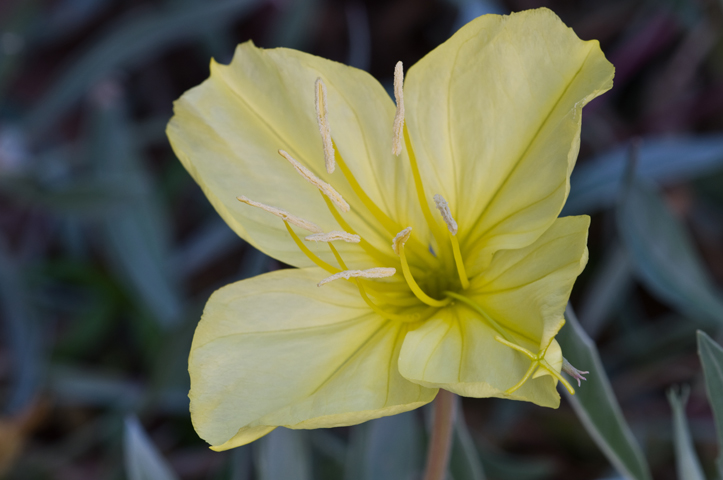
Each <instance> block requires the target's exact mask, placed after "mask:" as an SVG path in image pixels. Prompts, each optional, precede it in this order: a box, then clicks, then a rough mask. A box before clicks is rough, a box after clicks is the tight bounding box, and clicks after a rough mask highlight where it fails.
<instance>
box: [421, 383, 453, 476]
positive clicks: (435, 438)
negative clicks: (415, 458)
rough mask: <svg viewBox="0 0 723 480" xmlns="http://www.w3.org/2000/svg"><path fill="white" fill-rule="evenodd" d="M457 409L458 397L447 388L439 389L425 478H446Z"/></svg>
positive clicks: (435, 403)
mask: <svg viewBox="0 0 723 480" xmlns="http://www.w3.org/2000/svg"><path fill="white" fill-rule="evenodd" d="M456 409H457V397H456V395H455V394H454V393H452V392H448V391H447V390H442V389H440V390H439V393H438V394H437V398H435V399H434V419H433V424H432V436H431V438H430V440H429V448H428V450H427V466H426V468H425V471H424V480H444V478H445V474H446V473H447V464H448V463H449V452H450V450H451V447H452V431H453V427H454V417H455V413H456Z"/></svg>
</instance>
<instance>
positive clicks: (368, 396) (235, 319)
mask: <svg viewBox="0 0 723 480" xmlns="http://www.w3.org/2000/svg"><path fill="white" fill-rule="evenodd" d="M324 274H325V272H323V271H322V270H320V269H317V268H309V269H302V270H282V271H277V272H273V273H269V274H266V275H262V276H259V277H255V278H253V279H250V280H245V281H242V282H238V283H234V284H231V285H228V286H226V287H224V288H222V289H220V290H218V291H217V292H215V293H214V294H213V295H212V296H211V299H210V300H209V302H208V304H207V305H206V309H205V310H204V314H203V317H202V319H201V322H200V323H199V325H198V328H197V330H196V334H195V336H194V339H193V345H192V346H191V354H190V357H189V373H190V375H191V391H190V393H189V396H190V398H191V418H192V420H193V424H194V427H195V428H196V431H197V432H198V433H199V435H200V436H201V437H202V438H203V439H205V440H206V441H208V442H209V443H211V444H212V445H214V446H215V447H214V448H215V449H219V450H220V449H226V448H232V447H235V446H239V445H242V444H245V443H248V442H251V441H253V440H255V439H256V438H258V437H260V436H262V435H265V434H266V433H268V432H270V431H271V430H273V428H274V427H276V426H285V427H289V428H317V427H332V426H340V425H352V424H356V423H360V422H363V421H366V420H369V419H372V418H378V417H382V416H386V415H393V414H396V413H400V412H403V411H407V410H411V409H414V408H417V407H419V406H421V405H424V404H425V403H428V402H430V401H431V400H432V399H433V398H434V396H435V395H436V390H435V389H428V388H424V387H421V386H419V385H417V384H414V383H411V382H409V381H407V380H405V379H404V378H402V377H401V375H399V372H398V370H397V367H396V365H397V357H398V355H399V349H400V348H401V339H402V338H403V337H404V334H405V333H406V326H405V324H403V323H400V322H389V321H386V320H384V319H382V318H380V317H379V316H377V315H376V314H375V313H373V312H372V311H371V310H370V309H369V308H368V307H367V305H366V304H365V303H364V302H363V301H362V299H361V298H360V297H359V293H358V291H357V290H356V289H355V288H354V286H353V284H351V283H349V282H335V283H332V284H329V285H327V286H325V287H324V288H318V287H317V286H316V282H317V281H318V280H319V279H320V278H323V276H324Z"/></svg>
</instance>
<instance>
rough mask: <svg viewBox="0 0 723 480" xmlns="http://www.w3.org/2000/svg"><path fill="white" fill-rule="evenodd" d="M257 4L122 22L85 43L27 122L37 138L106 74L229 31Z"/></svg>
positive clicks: (226, 2)
mask: <svg viewBox="0 0 723 480" xmlns="http://www.w3.org/2000/svg"><path fill="white" fill-rule="evenodd" d="M258 3H259V2H258V1H257V0H218V1H213V2H211V1H208V2H197V3H194V4H192V5H188V6H185V7H184V8H180V9H176V10H170V9H169V10H167V11H149V12H144V13H142V14H135V15H132V16H127V17H125V18H124V19H123V20H121V21H120V22H119V23H117V24H116V25H115V26H113V27H110V28H109V29H106V30H104V31H103V34H102V36H101V37H99V38H93V39H91V40H89V41H88V42H87V44H86V45H87V47H86V49H85V51H83V52H82V54H81V55H80V56H79V57H77V58H76V59H75V61H74V62H73V63H71V64H70V65H68V66H67V67H66V68H65V70H64V72H63V74H62V76H61V77H60V78H59V79H58V80H57V81H56V82H55V83H54V84H53V86H52V87H51V88H50V90H49V91H48V93H46V94H45V96H44V97H42V98H41V99H40V100H39V101H38V102H37V104H36V105H37V106H36V107H35V109H34V110H33V111H32V112H31V113H30V115H29V117H28V119H27V125H28V127H29V128H30V129H31V130H33V131H35V132H36V133H37V132H39V131H42V130H43V129H45V128H46V127H48V126H50V125H51V124H52V123H53V122H54V121H55V120H56V119H57V118H58V116H60V115H61V114H62V113H63V112H64V111H65V109H67V108H68V107H70V106H72V105H73V104H74V103H75V102H76V101H78V100H79V99H80V98H81V97H82V96H83V95H85V94H86V92H87V91H88V89H89V88H90V87H91V86H92V85H94V84H95V83H97V82H98V81H99V80H101V79H103V78H104V77H106V76H107V75H108V74H109V73H110V72H112V71H115V70H118V69H121V68H128V67H134V66H136V65H141V64H143V63H145V62H148V61H149V60H150V59H152V58H153V57H155V56H157V55H158V54H159V53H161V52H162V51H164V50H165V49H167V48H169V47H170V46H172V45H174V44H176V43H178V42H180V41H183V40H187V39H191V38H194V37H197V36H199V35H201V34H203V33H205V32H211V31H214V30H217V29H219V28H222V27H223V26H224V25H228V24H230V23H231V22H233V21H235V20H237V19H239V18H240V17H241V16H242V15H244V14H245V13H246V12H249V11H250V10H251V9H252V8H253V7H254V6H256V5H257V4H258Z"/></svg>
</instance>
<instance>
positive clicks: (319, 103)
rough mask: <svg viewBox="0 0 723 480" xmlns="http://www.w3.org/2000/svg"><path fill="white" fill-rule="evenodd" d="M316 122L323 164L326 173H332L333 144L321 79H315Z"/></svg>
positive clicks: (324, 88)
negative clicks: (322, 151) (319, 135)
mask: <svg viewBox="0 0 723 480" xmlns="http://www.w3.org/2000/svg"><path fill="white" fill-rule="evenodd" d="M314 86H315V87H316V89H315V90H316V101H315V105H316V122H317V123H318V125H319V133H320V134H321V142H322V144H323V147H324V163H325V164H326V171H327V173H334V167H335V164H334V144H333V143H332V142H331V130H330V129H329V120H328V118H327V109H326V85H325V84H324V81H323V80H322V79H321V78H317V79H316V83H315V85H314Z"/></svg>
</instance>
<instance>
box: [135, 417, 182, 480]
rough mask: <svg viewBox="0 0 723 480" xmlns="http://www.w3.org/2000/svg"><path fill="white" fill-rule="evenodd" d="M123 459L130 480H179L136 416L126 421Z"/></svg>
mask: <svg viewBox="0 0 723 480" xmlns="http://www.w3.org/2000/svg"><path fill="white" fill-rule="evenodd" d="M123 457H124V460H125V468H126V474H127V475H128V480H177V479H178V477H177V476H176V474H175V473H173V470H171V467H170V466H169V465H168V463H166V461H165V460H164V458H163V457H162V456H161V454H160V453H159V452H158V450H157V449H156V446H155V445H153V442H151V440H150V438H148V435H147V434H146V432H145V430H144V429H143V426H142V425H141V423H140V422H139V421H138V418H136V416H135V415H129V416H127V417H126V419H125V428H124V435H123Z"/></svg>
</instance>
